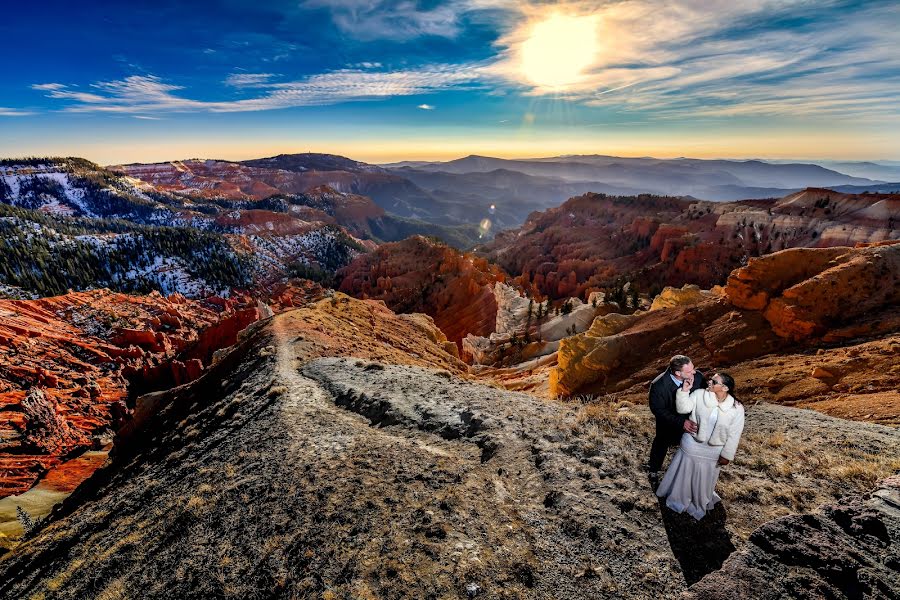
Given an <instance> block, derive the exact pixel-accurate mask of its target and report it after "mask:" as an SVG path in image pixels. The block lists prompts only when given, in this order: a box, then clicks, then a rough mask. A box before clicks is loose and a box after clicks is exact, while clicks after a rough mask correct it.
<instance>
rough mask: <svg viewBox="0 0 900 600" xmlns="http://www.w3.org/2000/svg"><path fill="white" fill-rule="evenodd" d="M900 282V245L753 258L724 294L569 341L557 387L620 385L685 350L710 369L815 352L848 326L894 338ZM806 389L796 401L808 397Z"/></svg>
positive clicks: (621, 318) (606, 319) (619, 320)
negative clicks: (787, 353) (772, 356)
mask: <svg viewBox="0 0 900 600" xmlns="http://www.w3.org/2000/svg"><path fill="white" fill-rule="evenodd" d="M898 279H900V242H898V243H895V244H890V245H877V246H872V247H865V248H824V249H794V250H785V251H783V252H778V253H776V254H772V255H770V256H766V257H763V258H760V259H754V260H751V261H750V263H749V264H748V265H747V266H746V267H744V268H741V269H738V270H736V271H735V272H734V273H732V275H731V277H729V280H728V285H727V286H726V287H725V289H724V295H723V296H722V297H710V298H703V297H702V296H698V297H697V302H696V303H694V304H692V305H687V306H674V307H670V308H662V309H660V310H653V311H650V312H647V313H643V314H635V315H630V316H625V315H616V314H613V315H606V316H602V317H598V318H597V319H596V320H595V321H594V324H593V325H592V326H591V329H589V330H588V331H587V332H585V333H584V334H580V335H576V336H572V337H569V338H566V339H564V340H562V342H561V343H560V347H559V352H558V354H557V368H556V369H555V370H554V372H553V373H552V375H551V380H550V392H551V394H561V395H570V394H574V393H578V392H580V391H584V390H586V389H590V390H592V391H593V390H595V389H608V388H609V386H613V387H615V385H617V384H618V383H620V382H622V381H623V380H628V379H629V377H633V374H634V373H636V372H637V373H640V372H641V371H642V369H644V368H646V366H647V365H648V364H654V365H655V367H653V368H656V369H659V368H661V366H662V365H664V364H665V362H666V359H667V358H668V357H669V356H671V355H674V354H687V355H689V356H691V357H692V358H693V359H694V362H695V364H697V365H702V366H705V367H709V366H711V365H718V366H723V365H729V364H735V363H737V362H739V361H746V360H750V359H755V358H758V357H760V356H763V355H766V354H770V353H772V352H773V351H779V350H784V349H789V348H790V349H794V350H795V349H796V348H797V347H798V344H799V345H800V346H799V347H800V348H809V347H813V348H817V347H820V344H821V341H822V338H823V337H825V336H829V340H830V341H832V342H834V341H840V340H842V339H847V338H849V337H851V335H852V334H847V333H845V334H844V335H840V334H841V332H842V331H846V330H848V328H849V331H851V332H859V331H863V332H864V333H865V334H866V335H876V336H877V335H886V334H887V335H890V334H892V333H895V332H896V331H898V330H900V308H898V307H900V282H898ZM836 334H837V335H836ZM807 364H809V363H807ZM811 368H812V367H810V369H811ZM651 370H652V369H651ZM826 371H827V369H826ZM820 374H821V371H820ZM892 376H894V374H893V371H891V372H890V373H885V374H884V376H883V377H880V380H881V381H884V382H886V384H887V385H888V386H889V387H890V385H891V384H890V378H891V377H892ZM787 383H788V382H783V383H782V384H781V385H779V386H778V388H779V389H780V388H783V387H785V386H786V385H787ZM811 383H814V384H815V386H817V387H815V389H819V391H823V390H830V389H831V388H830V386H829V385H827V384H824V383H822V382H821V381H819V380H818V379H815V378H812V382H811ZM809 389H810V390H811V389H814V388H809ZM808 392H809V390H807V391H804V392H802V393H801V394H800V396H799V397H803V398H806V397H809V396H810V394H811V393H808ZM799 397H798V398H799Z"/></svg>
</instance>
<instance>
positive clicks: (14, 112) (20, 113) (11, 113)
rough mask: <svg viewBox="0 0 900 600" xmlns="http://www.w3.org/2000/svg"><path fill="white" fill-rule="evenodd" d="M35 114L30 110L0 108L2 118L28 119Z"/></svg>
mask: <svg viewBox="0 0 900 600" xmlns="http://www.w3.org/2000/svg"><path fill="white" fill-rule="evenodd" d="M33 114H35V113H33V112H31V111H28V110H21V109H18V108H6V107H3V106H0V117H27V116H29V115H33Z"/></svg>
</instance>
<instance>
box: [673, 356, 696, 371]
mask: <svg viewBox="0 0 900 600" xmlns="http://www.w3.org/2000/svg"><path fill="white" fill-rule="evenodd" d="M689 362H691V359H690V358H688V357H687V356H685V355H684V354H676V355H675V356H673V357H672V360H670V361H669V372H671V373H674V372H675V371H680V370H681V369H682V367H684V365H686V364H688V363H689Z"/></svg>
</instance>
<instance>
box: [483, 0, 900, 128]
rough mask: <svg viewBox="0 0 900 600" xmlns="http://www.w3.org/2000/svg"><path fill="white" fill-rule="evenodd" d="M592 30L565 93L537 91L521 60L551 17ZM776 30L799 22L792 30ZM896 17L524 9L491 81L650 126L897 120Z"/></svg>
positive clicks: (708, 8) (699, 9) (771, 7)
mask: <svg viewBox="0 0 900 600" xmlns="http://www.w3.org/2000/svg"><path fill="white" fill-rule="evenodd" d="M560 13H562V14H567V15H571V16H576V17H577V16H583V17H585V18H589V19H590V20H591V21H592V22H594V23H596V36H597V40H598V44H597V51H596V54H595V56H593V57H592V59H591V61H590V66H589V67H587V68H586V69H584V72H583V73H582V76H581V77H579V78H578V79H577V80H576V81H573V82H571V83H570V84H569V85H566V86H563V87H555V88H542V87H541V86H539V85H535V84H534V83H533V82H531V81H529V79H528V77H527V73H525V72H524V71H523V69H522V62H521V53H522V48H523V45H524V44H525V42H526V41H527V40H528V39H529V36H530V35H531V32H532V31H533V30H534V27H535V24H537V23H540V22H542V20H544V19H547V18H548V17H550V16H551V15H554V14H560ZM780 22H792V23H793V24H792V25H790V26H787V25H779V23H780ZM898 27H900V8H898V7H897V6H896V5H891V4H889V3H880V2H876V3H872V4H871V5H870V6H869V7H863V8H856V9H854V10H852V11H849V10H847V7H846V6H841V3H840V2H837V1H836V0H824V1H822V2H818V3H815V4H810V3H808V2H805V1H803V0H784V1H782V0H747V1H743V2H731V1H729V0H702V1H701V0H629V1H623V2H606V1H603V0H586V1H580V2H572V3H568V4H565V5H564V6H561V5H550V4H543V3H540V4H537V3H536V4H524V5H521V20H520V21H519V23H518V25H517V26H515V27H513V28H512V29H510V31H509V32H508V33H507V34H506V35H504V36H502V37H501V38H500V39H499V40H498V43H497V45H498V49H499V52H500V57H499V59H498V60H497V61H496V62H495V63H494V64H493V65H492V66H491V68H490V71H491V74H492V75H493V76H496V77H499V78H503V79H505V80H507V81H509V82H511V83H512V84H513V85H516V86H519V87H520V88H521V89H523V90H524V92H525V93H526V94H529V95H545V94H552V95H554V96H555V97H559V98H567V99H569V100H572V101H576V102H580V103H584V104H587V105H594V106H605V107H609V108H612V109H616V110H622V111H628V112H642V113H644V115H645V116H646V118H651V119H654V118H691V117H694V116H697V115H703V116H711V115H719V116H723V117H725V116H764V115H792V116H831V115H838V114H844V115H847V116H852V117H854V118H866V116H867V115H876V117H877V118H881V115H882V114H884V113H888V114H890V113H893V114H897V115H900V103H897V102H896V101H895V98H896V97H897V95H898V93H900V53H898V52H897V51H896V48H897V44H896V34H895V33H894V32H896V30H897V28H898Z"/></svg>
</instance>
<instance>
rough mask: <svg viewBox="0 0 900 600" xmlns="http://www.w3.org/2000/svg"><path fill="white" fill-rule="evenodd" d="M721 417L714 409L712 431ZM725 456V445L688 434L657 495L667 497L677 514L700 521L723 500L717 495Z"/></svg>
mask: <svg viewBox="0 0 900 600" xmlns="http://www.w3.org/2000/svg"><path fill="white" fill-rule="evenodd" d="M718 418H719V411H718V409H716V410H713V411H712V412H711V413H710V418H709V421H710V423H709V429H708V431H712V430H713V429H714V428H715V426H716V422H717V421H718ZM721 453H722V446H710V445H709V444H705V443H700V442H697V441H696V440H695V439H694V437H693V436H692V435H691V434H689V433H685V434H684V435H682V436H681V445H680V446H679V448H678V450H676V451H675V456H674V457H673V458H672V463H671V464H670V465H669V468H668V469H666V474H665V475H664V476H663V479H662V481H660V482H659V487H658V488H657V490H656V495H657V496H659V497H660V498H665V499H666V506H668V507H669V508H671V509H672V510H674V511H675V512H677V513H683V512H685V511H687V513H688V514H689V515H691V516H692V517H694V518H695V519H697V520H698V521H699V520H700V519H702V518H703V517H704V516H706V511H708V510H710V509H712V508H713V507H714V506H715V505H716V502H719V501H721V500H722V499H721V498H720V497H719V495H718V494H716V482H717V481H718V480H719V455H720V454H721Z"/></svg>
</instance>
